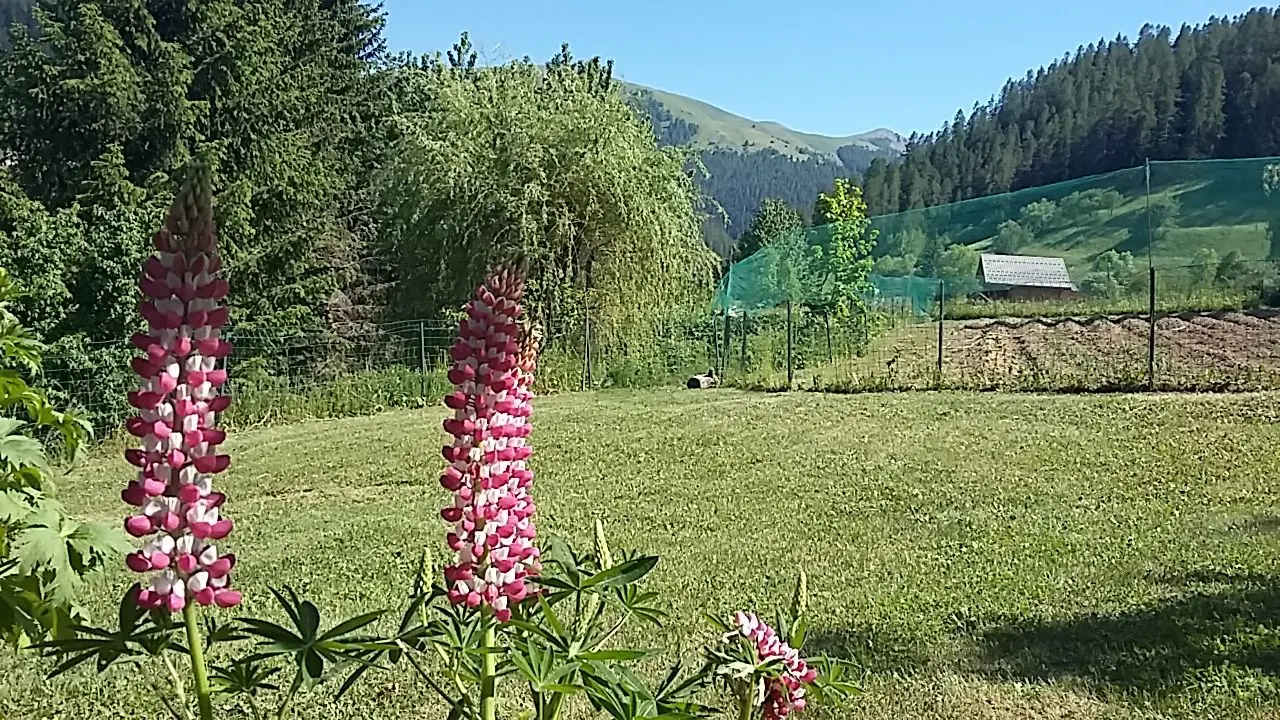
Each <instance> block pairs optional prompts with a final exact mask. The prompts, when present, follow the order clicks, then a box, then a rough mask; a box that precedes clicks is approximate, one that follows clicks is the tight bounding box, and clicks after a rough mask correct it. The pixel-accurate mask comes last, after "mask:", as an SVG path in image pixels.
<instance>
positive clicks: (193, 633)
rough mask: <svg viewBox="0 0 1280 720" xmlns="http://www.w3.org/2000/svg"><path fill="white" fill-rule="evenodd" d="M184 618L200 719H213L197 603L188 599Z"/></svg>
mask: <svg viewBox="0 0 1280 720" xmlns="http://www.w3.org/2000/svg"><path fill="white" fill-rule="evenodd" d="M182 619H183V621H184V622H185V623H186V625H187V650H188V651H190V653H191V674H192V675H194V676H195V679H196V702H197V703H199V705H200V720H213V696H212V694H211V693H210V692H209V669H208V668H206V667H205V664H204V640H203V639H202V638H201V637H200V627H199V626H198V625H197V624H196V604H195V603H194V602H190V601H188V602H187V604H186V606H185V607H183V608H182Z"/></svg>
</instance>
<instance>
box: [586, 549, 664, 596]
mask: <svg viewBox="0 0 1280 720" xmlns="http://www.w3.org/2000/svg"><path fill="white" fill-rule="evenodd" d="M657 564H658V557H657V556H656V555H647V556H643V557H638V558H633V559H631V560H627V561H626V562H623V563H620V564H618V565H614V566H613V567H611V568H609V569H608V570H601V571H600V572H598V573H596V574H595V575H592V576H591V577H590V578H589V579H588V580H587V581H586V582H585V583H583V584H582V586H583V587H584V588H591V587H601V588H610V587H622V586H624V585H630V584H631V583H634V582H637V581H639V580H640V579H641V578H643V577H644V576H645V575H648V574H649V572H650V571H651V570H653V568H654V567H655V566H656V565H657Z"/></svg>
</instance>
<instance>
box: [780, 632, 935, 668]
mask: <svg viewBox="0 0 1280 720" xmlns="http://www.w3.org/2000/svg"><path fill="white" fill-rule="evenodd" d="M804 654H805V655H808V656H811V657H812V656H818V655H825V656H827V657H831V658H837V659H840V660H848V661H849V662H851V663H853V664H854V665H855V666H857V667H858V668H859V669H861V670H864V671H867V672H873V673H900V672H908V671H912V670H918V669H920V668H923V667H925V666H926V665H928V664H929V660H930V657H929V654H928V653H927V652H926V649H925V647H924V646H923V645H921V644H920V642H919V641H918V640H916V639H915V638H913V637H911V636H910V635H908V634H907V633H906V632H903V631H901V630H896V629H892V628H872V627H856V628H853V627H849V628H829V629H813V630H810V631H809V632H808V634H807V636H806V637H805V641H804Z"/></svg>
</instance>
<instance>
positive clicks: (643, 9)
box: [385, 0, 1261, 135]
mask: <svg viewBox="0 0 1280 720" xmlns="http://www.w3.org/2000/svg"><path fill="white" fill-rule="evenodd" d="M1256 4H1261V0H1253V1H1250V0H1073V1H1072V2H1049V1H1048V0H968V1H967V2H953V1H951V0H928V1H925V0H874V1H873V2H856V1H854V0H831V1H829V2H828V1H810V2H801V1H797V0H792V1H791V2H786V1H785V0H772V1H771V2H763V1H761V0H737V1H736V2H730V1H729V0H722V1H721V2H708V1H706V0H684V1H683V2H653V1H652V0H650V1H649V2H628V1H627V0H542V1H541V2H528V0H525V1H524V2H521V1H519V0H452V1H450V2H437V1H436V0H385V7H386V10H387V12H388V14H389V22H388V28H387V37H388V41H389V43H390V45H391V47H392V48H393V49H395V50H413V51H417V52H423V51H435V50H445V49H447V48H449V47H450V46H451V45H452V44H453V43H454V42H455V41H456V40H457V39H458V36H459V34H460V33H461V32H462V31H463V30H466V31H469V32H470V37H471V41H472V43H473V44H474V45H476V46H477V48H478V49H479V50H480V51H481V58H482V60H487V61H501V60H504V59H512V58H520V57H522V56H524V55H529V56H531V57H532V58H533V59H535V60H537V61H543V60H546V59H547V58H549V57H550V56H551V55H553V54H554V53H555V52H556V51H558V50H559V48H560V43H562V42H568V43H569V44H570V49H571V50H572V51H573V53H574V55H575V56H577V57H590V56H592V55H600V56H602V57H605V58H613V59H614V60H615V72H616V74H618V75H619V76H621V77H622V78H624V79H626V80H629V81H632V82H636V83H640V84H643V85H650V86H653V87H657V88H660V89H663V90H668V91H671V92H676V93H680V94H683V95H689V96H692V97H695V98H698V99H700V100H704V101H706V102H709V103H711V104H713V105H717V106H719V107H722V108H724V109H726V110H729V111H731V112H734V113H737V114H739V115H744V116H746V117H749V118H751V119H753V120H775V121H778V122H781V123H782V124H784V125H787V126H788V127H791V128H794V129H796V130H802V131H806V132H816V133H824V134H828V135H848V134H851V133H854V132H861V131H864V130H870V129H872V128H876V127H888V128H891V129H893V130H897V131H898V132H901V133H903V134H909V133H910V132H912V131H914V130H920V131H928V130H932V129H935V128H936V127H938V126H939V125H941V124H942V123H943V122H944V121H946V120H950V119H951V118H952V117H953V116H954V115H955V113H956V110H958V109H960V108H965V109H966V110H967V109H969V108H971V107H972V106H973V103H974V101H976V100H983V101H985V100H986V99H987V98H989V97H990V96H991V95H993V94H995V93H997V92H998V91H999V90H1000V88H1001V86H1003V85H1004V82H1005V80H1006V79H1007V78H1009V77H1010V76H1022V75H1023V74H1025V73H1026V71H1027V70H1028V69H1032V68H1035V67H1039V66H1040V65H1043V64H1046V63H1048V62H1050V61H1052V60H1053V59H1054V58H1055V57H1060V56H1061V55H1062V53H1063V52H1066V51H1074V50H1075V48H1076V47H1077V46H1079V45H1082V44H1087V43H1089V42H1091V41H1095V40H1097V39H1099V38H1103V37H1105V38H1108V39H1110V38H1113V37H1115V36H1116V34H1117V33H1123V34H1125V35H1128V36H1130V37H1133V36H1135V35H1136V34H1137V32H1138V29H1139V28H1140V27H1142V25H1143V23H1147V22H1150V23H1153V24H1157V25H1171V26H1173V27H1174V28H1175V29H1176V28H1177V27H1178V26H1180V25H1181V24H1182V23H1184V22H1189V23H1193V24H1194V23H1201V22H1203V21H1204V20H1206V19H1208V17H1209V16H1210V15H1219V16H1221V15H1235V14H1237V13H1240V12H1243V11H1245V10H1247V9H1249V8H1250V7H1251V6H1253V5H1256Z"/></svg>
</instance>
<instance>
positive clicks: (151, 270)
mask: <svg viewBox="0 0 1280 720" xmlns="http://www.w3.org/2000/svg"><path fill="white" fill-rule="evenodd" d="M212 208H213V197H212V190H211V187H210V176H209V170H208V168H207V167H204V166H198V168H197V169H196V171H195V172H194V174H193V177H192V179H191V180H190V181H189V182H188V183H187V184H186V186H185V187H184V188H183V190H182V192H181V193H179V195H178V197H177V199H176V200H175V201H174V203H173V207H172V208H171V209H170V210H169V216H168V218H167V219H166V221H165V224H164V227H163V228H161V229H160V231H159V232H157V233H156V234H155V237H154V238H153V240H154V243H155V248H156V251H157V252H156V254H155V255H154V256H152V257H151V258H150V259H149V260H147V261H146V263H145V264H143V266H142V277H141V279H140V280H139V281H138V284H139V287H140V288H141V290H142V294H143V296H144V297H143V300H142V302H141V305H140V310H141V313H142V316H143V318H144V319H146V321H147V325H148V331H147V332H146V333H138V334H136V335H134V336H133V338H132V340H133V345H134V346H135V347H137V348H138V349H139V350H141V351H142V353H143V355H141V356H140V357H136V358H134V359H133V370H134V372H136V373H137V374H138V375H139V377H141V378H142V382H141V385H140V387H139V388H138V390H137V392H131V393H129V404H130V405H132V406H133V407H134V408H137V410H138V414H137V416H135V417H133V418H130V419H129V420H128V421H127V422H126V423H125V427H126V428H127V429H128V431H129V432H130V433H131V434H132V435H134V436H136V437H138V438H139V439H140V440H141V443H140V445H141V446H140V447H137V448H132V449H129V450H126V451H125V459H127V460H128V461H129V463H130V464H132V465H135V466H137V467H138V477H137V479H136V480H134V481H132V482H130V483H129V485H128V487H126V488H125V489H124V491H123V492H121V493H120V497H121V498H122V499H123V500H124V501H125V502H126V503H129V504H130V505H133V506H134V507H136V508H138V511H137V513H136V514H135V515H132V516H130V517H129V518H128V519H127V520H126V521H125V530H127V531H128V533H129V534H130V535H132V536H134V537H137V538H143V539H144V540H145V542H144V544H143V546H142V549H141V550H139V551H138V552H135V553H133V554H131V555H129V556H127V557H126V558H125V564H126V565H128V566H129V568H130V569H131V570H134V571H136V572H139V573H148V574H150V575H151V577H150V582H149V584H147V585H146V586H144V587H143V589H142V590H141V591H140V592H139V593H138V604H139V605H141V606H142V607H144V608H148V609H153V608H163V609H168V610H170V611H172V612H178V611H180V610H182V609H183V607H185V606H186V605H187V603H189V602H193V601H194V602H196V603H199V604H201V605H218V606H220V607H232V606H235V605H237V604H239V602H240V593H238V592H236V591H235V590H232V589H231V588H230V586H229V580H230V575H229V573H230V571H231V567H232V566H233V565H234V564H235V556H233V555H230V554H225V555H224V554H220V553H219V552H218V549H217V547H216V546H215V545H214V542H215V541H218V540H222V539H223V538H225V537H226V536H227V534H228V533H230V532H231V521H230V520H229V519H227V518H225V517H222V515H221V513H220V509H221V507H222V504H223V502H224V501H225V500H226V497H225V496H224V495H223V494H222V493H219V492H214V490H213V480H212V476H213V475H215V474H217V473H220V472H222V471H223V470H225V469H226V468H227V465H228V463H229V462H230V458H229V457H228V456H226V455H223V454H219V453H218V445H219V444H221V443H222V442H223V441H224V440H225V439H226V435H227V434H226V432H224V431H222V430H219V429H218V428H217V427H216V426H215V419H216V415H217V413H219V412H222V411H223V410H226V408H227V406H228V405H229V404H230V400H231V398H230V397H228V396H226V395H222V394H220V393H219V388H220V387H221V386H222V385H223V384H224V383H225V382H226V380H227V373H226V370H225V369H221V368H219V367H218V364H219V359H220V358H224V357H226V356H227V355H228V354H229V353H230V352H231V346H230V344H228V343H227V341H225V340H223V339H221V337H220V335H221V332H220V331H221V328H222V326H223V325H225V324H226V322H227V308H226V306H225V305H223V304H222V300H223V299H224V298H226V296H227V282H226V280H223V279H221V278H220V277H219V276H218V275H219V270H220V269H221V262H220V260H219V259H218V251H217V235H216V230H215V228H214V223H213V209H212Z"/></svg>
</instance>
